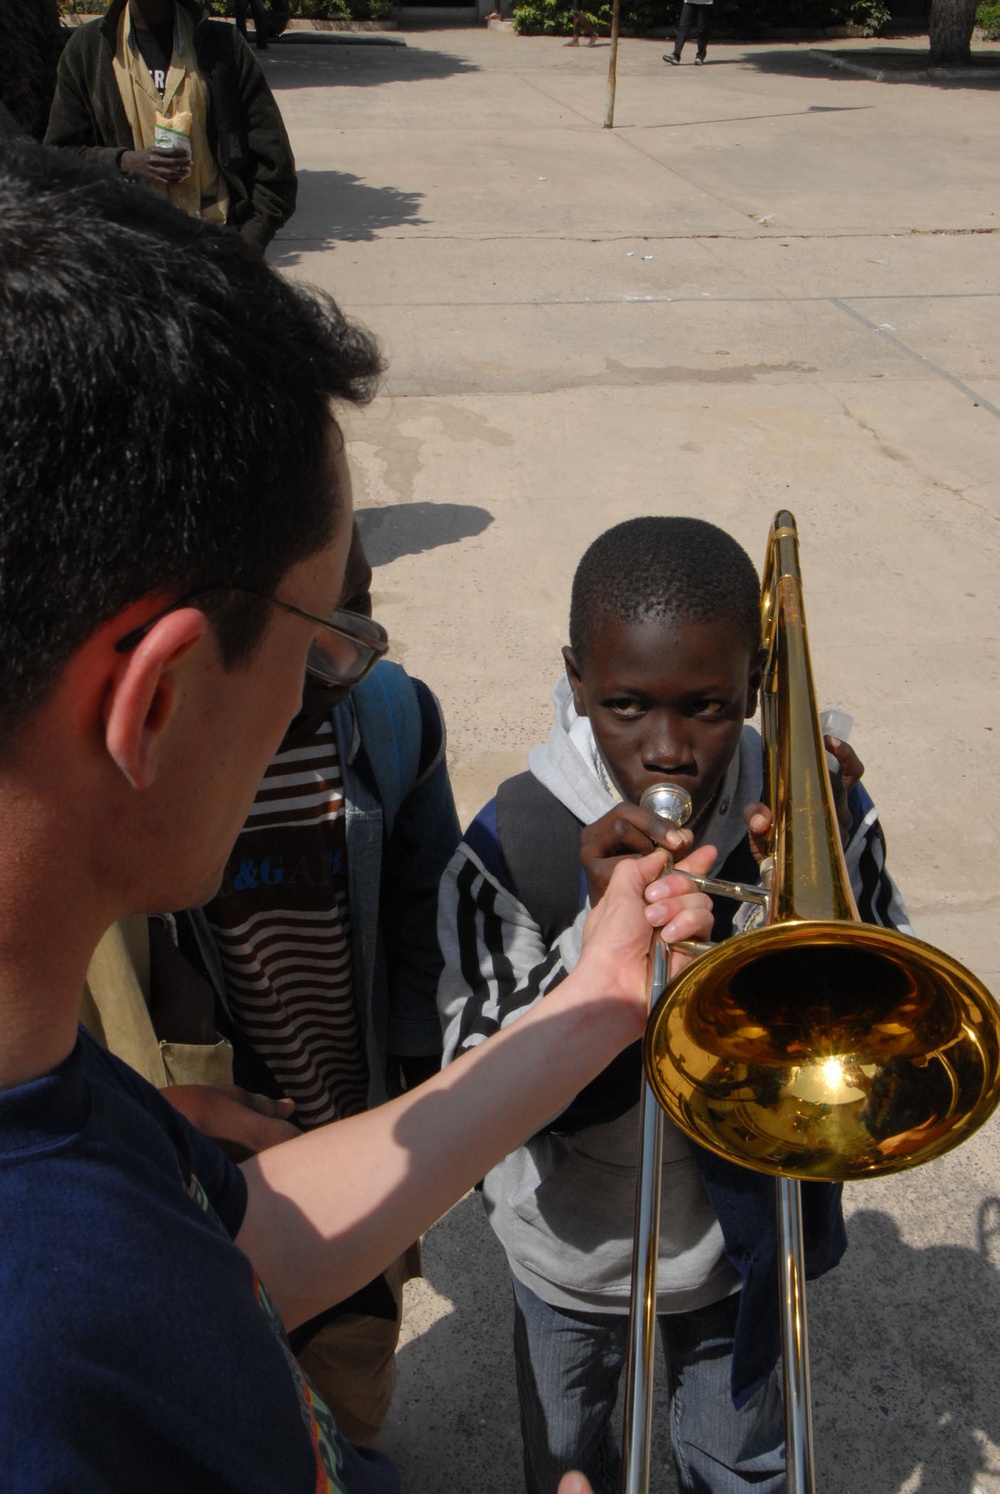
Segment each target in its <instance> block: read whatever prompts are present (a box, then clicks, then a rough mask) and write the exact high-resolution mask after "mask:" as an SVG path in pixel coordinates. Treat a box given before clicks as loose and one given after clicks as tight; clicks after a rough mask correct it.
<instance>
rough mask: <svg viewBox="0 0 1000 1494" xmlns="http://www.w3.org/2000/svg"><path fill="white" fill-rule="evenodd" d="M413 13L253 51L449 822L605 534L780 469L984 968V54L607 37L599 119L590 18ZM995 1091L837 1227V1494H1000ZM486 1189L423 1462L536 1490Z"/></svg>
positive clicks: (734, 508) (819, 589)
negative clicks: (365, 400) (435, 705)
mask: <svg viewBox="0 0 1000 1494" xmlns="http://www.w3.org/2000/svg"><path fill="white" fill-rule="evenodd" d="M406 41H407V45H406V47H405V48H404V47H366V46H363V45H345V44H343V43H341V44H338V45H337V46H336V47H330V48H321V47H310V46H305V45H302V44H300V43H297V42H296V41H295V39H294V37H290V38H287V39H283V40H282V41H281V42H280V43H279V44H277V45H276V46H275V47H273V48H272V49H271V51H269V52H268V53H267V54H266V61H265V66H266V68H267V72H268V76H269V78H270V80H271V82H272V85H273V86H274V88H275V90H276V92H277V95H278V99H279V102H280V104H281V108H282V111H283V113H284V115H285V118H286V121H287V123H288V126H289V129H290V132H291V136H292V140H293V144H294V146H295V151H296V156H297V159H298V162H299V165H300V167H301V171H302V176H301V199H300V200H301V206H300V209H299V211H298V213H297V214H296V216H295V218H294V219H293V220H292V222H291V223H290V224H289V225H288V228H287V229H286V231H285V232H284V233H283V234H282V235H281V236H280V237H279V238H278V239H277V240H276V242H275V244H274V246H273V248H272V251H271V258H272V259H273V260H274V261H275V263H277V264H279V265H281V266H282V268H283V269H285V270H286V272H287V273H288V274H290V275H292V276H294V277H296V278H301V279H303V280H306V281H309V282H311V283H313V284H316V285H319V286H322V287H325V288H326V289H329V290H330V291H332V292H333V293H334V294H335V295H336V296H337V298H338V300H340V301H341V303H342V304H343V305H344V306H345V307H346V308H347V309H348V310H350V311H352V312H354V313H356V314H357V315H358V316H359V317H360V318H361V319H362V320H364V321H365V322H366V323H367V324H368V325H369V326H371V327H373V328H374V329H375V330H376V331H377V332H378V333H379V335H380V337H381V338H382V340H383V343H384V346H385V349H386V352H387V353H388V355H389V358H390V369H389V374H388V378H387V381H386V393H385V394H384V395H383V396H382V397H381V398H380V399H379V400H378V401H377V402H376V403H375V405H373V406H372V407H371V409H370V410H368V411H367V412H365V413H363V414H361V415H359V416H358V417H356V418H352V420H351V422H350V428H351V437H352V445H351V451H352V457H353V461H354V470H355V481H356V502H357V505H358V509H359V513H360V516H361V521H362V523H363V526H364V530H365V534H366V537H367V541H368V545H369V549H370V554H371V558H372V560H373V562H374V563H375V564H376V567H377V570H376V583H375V604H376V612H377V615H378V616H379V617H380V618H381V619H382V620H383V621H384V622H385V623H386V624H387V626H388V627H389V629H390V632H391V634H392V637H393V646H394V653H395V656H396V657H397V658H399V659H400V660H401V661H402V662H403V663H405V664H406V666H407V667H408V668H409V669H411V670H412V671H413V672H414V673H417V674H419V675H420V676H421V677H423V678H425V679H426V680H427V681H428V682H429V683H430V684H431V685H432V686H433V688H434V689H435V690H436V691H437V692H438V694H439V695H440V696H441V699H442V701H443V704H444V707H445V711H446V715H447V718H448V725H449V738H450V757H451V763H452V773H453V779H454V783H455V788H456V793H457V796H458V799H459V802H460V812H461V814H462V816H463V819H465V818H468V817H469V816H470V815H471V814H472V813H473V812H474V811H475V809H476V808H477V807H478V806H479V804H480V803H481V802H482V801H483V800H485V799H486V798H488V797H489V795H490V794H491V793H492V791H493V789H494V788H495V786H496V783H497V782H498V781H499V780H500V778H502V777H503V776H505V775H507V774H508V773H510V772H513V771H517V770H519V769H520V768H521V767H522V766H523V764H524V757H525V753H526V752H527V749H528V748H529V747H530V746H531V745H532V744H533V743H534V742H536V741H538V740H540V739H541V738H542V737H543V736H544V734H545V733H546V731H547V729H548V721H549V706H548V690H549V686H550V683H551V680H552V678H553V677H554V674H555V672H556V670H557V668H558V665H559V648H560V645H561V644H562V643H563V642H564V641H565V631H566V622H565V618H566V611H567V605H568V592H569V582H570V578H571V576H572V572H573V568H574V566H575V563H576V560H577V559H578V558H579V556H580V554H581V553H582V551H583V549H584V548H585V546H586V545H587V544H588V543H589V541H590V540H591V539H592V538H593V537H594V536H595V535H596V534H598V533H599V532H600V531H601V530H602V529H604V528H605V527H607V526H608V525H609V524H611V523H613V522H616V521H617V520H619V519H621V518H625V517H629V516H631V515H634V514H641V513H651V512H657V511H667V512H677V513H697V514H700V515H702V516H704V517H706V518H708V519H711V520H713V521H715V522H717V523H719V524H721V525H723V526H724V527H726V528H729V529H731V530H732V531H733V532H734V533H735V534H736V535H737V536H738V537H739V538H740V539H741V541H742V542H743V543H744V544H745V545H746V546H747V548H748V549H749V551H750V553H751V554H752V555H753V556H754V557H755V558H756V559H757V560H758V561H760V560H762V559H763V549H764V543H765V539H766V535H767V528H768V524H769V521H770V519H771V517H772V514H773V512H774V510H775V509H776V508H777V507H778V506H779V505H787V506H789V507H790V508H791V509H792V510H793V511H794V512H795V514H796V515H797V518H798V521H799V528H800V534H801V539H802V559H803V567H804V574H805V586H806V606H807V613H808V619H809V630H810V641H811V646H812V651H813V662H814V667H815V671H816V676H817V679H818V681H819V689H820V693H821V700H820V705H821V706H823V705H828V704H829V705H833V704H836V703H838V702H839V703H842V704H843V706H844V708H845V709H846V710H848V711H849V712H851V713H852V714H853V715H854V717H855V722H856V725H855V731H854V734H853V740H854V741H855V743H856V745H857V748H858V751H859V753H860V755H861V756H862V758H863V759H864V761H865V763H866V765H867V774H866V782H867V783H868V784H869V785H870V788H871V790H872V792H873V794H874V796H875V798H876V801H877V803H878V804H879V807H880V810H881V812H882V818H883V823H884V825H885V827H886V831H887V835H888V839H889V847H890V858H891V860H890V864H891V866H892V869H893V871H894V873H895V874H896V877H897V879H898V880H899V882H900V883H901V884H902V886H903V887H904V889H905V891H906V893H907V895H908V900H909V904H910V908H911V912H912V915H913V920H914V923H915V925H916V927H917V930H918V932H919V933H920V934H922V935H923V936H924V937H925V938H927V939H929V940H930V941H931V942H933V943H936V944H938V945H941V946H942V947H944V948H945V949H947V950H949V951H950V952H952V953H954V954H956V955H957V956H958V957H959V958H961V959H963V960H965V961H966V962H967V963H968V964H969V965H970V966H971V967H972V968H973V969H974V970H975V971H976V972H977V973H978V974H979V975H980V976H981V977H982V978H983V979H984V980H985V981H986V982H987V984H988V985H990V986H991V987H992V988H993V989H995V990H1000V941H998V937H997V909H998V902H1000V899H998V888H1000V849H998V847H1000V835H998V829H1000V825H998V821H1000V814H998V792H997V782H998V761H997V758H998V743H1000V690H998V682H997V638H998V631H1000V618H998V606H997V577H998V566H997V562H998V553H1000V533H998V519H1000V495H998V485H997V456H998V449H1000V442H998V438H1000V362H998V352H997V349H998V346H1000V336H998V334H1000V294H998V286H997V258H998V247H1000V216H998V214H1000V203H998V196H997V187H996V183H997V171H996V139H997V126H998V123H1000V108H998V97H997V90H996V84H995V83H993V82H991V81H990V80H988V79H986V80H980V81H978V82H975V83H971V84H969V85H964V84H961V83H956V82H953V81H945V82H940V83H920V84H917V83H905V82H895V83H892V84H885V83H878V82H875V81H873V80H871V79H869V78H867V77H864V76H859V75H856V74H854V73H852V72H848V71H845V70H843V69H838V68H834V67H832V66H831V65H830V64H829V62H828V61H827V60H826V59H825V58H824V57H822V56H819V57H817V56H816V55H815V49H811V48H810V46H809V45H808V44H801V45H783V46H777V45H773V44H772V45H768V46H760V47H746V46H733V45H728V46H719V47H712V48H711V49H710V53H709V58H710V65H709V66H707V67H705V68H701V69H695V68H693V67H690V66H684V67H681V68H677V69H669V68H667V67H666V66H665V65H664V64H663V62H662V61H661V53H662V52H663V50H664V44H662V43H656V42H648V41H625V42H623V43H622V45H621V48H620V54H619V78H618V96H617V112H616V128H615V130H614V131H613V132H612V131H605V130H603V129H602V128H601V122H602V119H603V114H604V100H605V78H606V68H607V59H608V49H607V47H606V46H602V47H598V48H594V49H587V48H582V49H580V50H566V49H565V48H564V46H563V44H562V42H561V41H560V40H558V39H554V38H545V37H541V38H530V39H529V38H517V37H515V36H513V35H509V34H505V33H498V32H493V31H487V30H485V29H484V30H482V31H475V32H473V31H460V32H436V33H434V32H422V33H419V34H411V35H409V36H407V38H406ZM898 46H899V43H894V44H893V47H894V50H896V49H898ZM689 50H690V49H689ZM821 50H822V49H821ZM828 50H829V51H830V52H831V53H832V52H836V53H837V54H838V55H841V56H844V55H849V54H852V53H853V54H858V56H859V58H861V59H870V58H871V57H872V55H873V54H875V53H877V51H878V44H877V43H869V42H861V43H854V44H852V43H844V42H837V43H831V44H829V48H828ZM998 55H1000V51H998ZM998 1124H1000V1123H998V1122H993V1123H991V1124H990V1125H989V1126H988V1127H987V1128H985V1129H984V1131H982V1132H981V1133H980V1134H979V1135H978V1136H977V1137H976V1138H975V1139H974V1140H973V1141H972V1142H970V1143H969V1144H968V1145H967V1146H966V1147H964V1148H963V1149H962V1150H961V1151H959V1152H957V1153H955V1154H953V1155H952V1156H951V1157H949V1158H946V1159H943V1160H941V1161H940V1162H938V1163H935V1164H932V1165H931V1166H929V1167H926V1168H923V1169H921V1170H919V1171H917V1172H914V1173H911V1174H909V1175H905V1176H903V1177H899V1178H896V1179H892V1180H888V1181H884V1182H881V1183H876V1184H867V1185H864V1186H858V1187H855V1188H852V1189H851V1190H850V1193H849V1200H848V1202H849V1210H850V1212H851V1214H852V1216H853V1220H852V1227H851V1228H852V1249H851V1251H850V1253H849V1258H848V1260H847V1261H846V1262H845V1264H844V1266H843V1267H842V1268H841V1269H840V1270H838V1271H837V1272H836V1273H834V1275H833V1276H832V1277H830V1278H829V1279H828V1280H827V1281H824V1282H822V1283H819V1284H817V1286H816V1287H814V1288H813V1289H811V1292H810V1309H811V1317H812V1322H811V1327H812V1339H813V1389H814V1401H815V1415H816V1426H817V1459H818V1468H819V1477H818V1484H819V1486H820V1487H821V1488H822V1489H823V1490H824V1491H825V1494H916V1491H918V1490H919V1491H921V1494H975V1491H976V1490H979V1491H981V1494H1000V1395H998V1392H997V1382H998V1378H1000V1326H998V1324H1000V1315H998V1312H997V1306H998V1297H1000V1276H998V1274H997V1268H998V1267H1000V1165H998V1163H997V1160H996V1143H997V1138H998V1135H1000V1131H998ZM480 1213H481V1211H480V1210H479V1207H478V1202H477V1201H476V1200H475V1199H469V1200H466V1201H465V1202H464V1203H463V1204H462V1205H460V1206H459V1208H458V1209H457V1210H455V1211H454V1212H453V1213H452V1214H451V1215H450V1216H449V1217H448V1219H446V1220H445V1221H443V1222H442V1223H441V1224H440V1225H438V1226H437V1228H436V1229H435V1230H433V1231H432V1232H431V1234H430V1235H429V1236H428V1239H427V1243H426V1251H425V1255H426V1269H427V1280H426V1281H425V1282H423V1283H419V1284H416V1285H415V1286H413V1287H411V1288H410V1289H409V1290H410V1299H409V1303H408V1309H407V1323H406V1326H405V1330H404V1339H405V1343H404V1347H403V1349H402V1351H401V1354H400V1389H399V1393H398V1396H397V1401H396V1405H395V1407H394V1411H393V1414H392V1420H391V1423H390V1426H389V1428H388V1429H387V1432H386V1435H385V1444H386V1446H387V1447H389V1448H390V1450H391V1451H393V1452H394V1453H395V1454H396V1456H397V1457H398V1459H399V1461H400V1464H401V1466H402V1468H403V1471H404V1488H405V1490H406V1491H407V1494H425V1491H427V1494H429V1491H431V1490H435V1491H438V1490H440V1489H441V1488H447V1489H452V1490H456V1491H459V1494H464V1491H467V1490H468V1491H471V1490H473V1489H477V1490H483V1491H487V1494H516V1491H517V1490H518V1489H519V1488H520V1487H521V1484H520V1480H519V1473H518V1438H517V1430H516V1407H515V1400H514V1396H513V1393H512V1371H511V1366H510V1352H509V1346H508V1338H509V1321H508V1320H509V1306H508V1300H507V1299H508V1292H507V1286H506V1279H505V1267H504V1263H503V1260H502V1257H501V1254H500V1252H499V1249H498V1247H497V1246H496V1244H495V1242H494V1240H493V1239H492V1236H491V1235H490V1232H489V1230H488V1228H487V1227H486V1226H485V1225H484V1223H483V1221H482V1219H481V1217H480ZM659 1422H660V1423H661V1425H660V1428H659V1430H658V1443H657V1462H658V1463H663V1462H665V1461H668V1460H667V1455H666V1452H665V1444H664V1437H663V1430H662V1416H661V1417H660V1418H659ZM651 1488H652V1490H653V1491H654V1494H660V1491H663V1490H668V1489H672V1488H673V1483H672V1474H671V1473H670V1472H669V1471H663V1470H662V1469H658V1470H657V1471H656V1473H655V1475H654V1479H653V1483H652V1485H651Z"/></svg>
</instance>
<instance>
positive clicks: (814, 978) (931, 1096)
mask: <svg viewBox="0 0 1000 1494" xmlns="http://www.w3.org/2000/svg"><path fill="white" fill-rule="evenodd" d="M645 1061H646V1074H647V1077H648V1079H649V1082H650V1085H651V1087H652V1089H653V1092H654V1094H655V1095H656V1098H657V1100H658V1102H659V1103H660V1105H662V1106H663V1108H664V1110H666V1112H667V1114H668V1115H669V1116H670V1118H671V1119H672V1120H673V1121H674V1122H675V1124H676V1125H678V1126H679V1127H680V1129H681V1130H682V1131H684V1132H685V1133H686V1134H687V1135H688V1136H690V1137H692V1138H693V1139H694V1140H695V1141H698V1142H700V1143H701V1144H702V1145H703V1146H705V1147H708V1149H709V1150H710V1151H713V1152H716V1153H718V1154H719V1155H720V1156H723V1157H727V1158H728V1159H729V1160H731V1161H734V1162H739V1163H741V1164H742V1165H743V1166H746V1167H750V1168H754V1169H755V1170H757V1171H759V1172H768V1173H776V1174H781V1175H783V1176H787V1177H797V1178H823V1179H828V1180H837V1181H846V1180H849V1179H856V1178H867V1177H876V1176H878V1175H879V1174H881V1173H890V1172H899V1171H902V1170H903V1169H904V1168H908V1167H916V1166H919V1165H920V1164H921V1163H923V1162H929V1161H930V1160H931V1159H932V1158H934V1157H939V1156H941V1155H942V1153H944V1152H946V1151H949V1150H950V1149H951V1148H952V1147H955V1146H958V1145H959V1143H960V1142H962V1141H964V1140H965V1139H966V1137H967V1136H969V1135H970V1134H971V1133H972V1132H973V1131H974V1130H976V1129H977V1127H978V1126H980V1125H982V1123H983V1121H985V1120H986V1118H987V1117H988V1116H989V1114H990V1112H991V1111H992V1109H993V1108H994V1106H995V1105H996V1103H997V1098H998V1096H1000V1043H998V1028H997V1018H996V1006H995V1003H994V1001H993V998H992V996H991V995H990V993H989V992H988V991H987V989H986V987H985V986H983V985H982V984H981V982H980V981H978V980H977V979H976V977H975V976H973V975H971V974H970V973H969V971H967V970H966V969H964V967H963V966H962V965H960V964H959V963H958V961H956V960H953V959H952V958H951V957H950V956H948V955H946V954H944V953H942V951H941V950H938V949H934V948H932V947H931V946H930V945H928V944H924V943H923V942H922V941H921V940H918V939H914V938H913V937H912V936H908V935H903V934H899V933H897V932H896V931H895V930H894V929H886V928H876V927H874V926H873V925H869V924H861V923H853V922H848V923H844V922H842V921H840V920H802V921H796V922H792V923H783V924H780V925H771V926H769V927H767V928H762V929H758V930H756V931H755V932H753V933H749V934H744V935H742V936H740V937H738V938H736V939H732V940H730V941H728V942H727V943H726V944H722V945H719V946H718V947H717V948H715V949H713V950H712V952H711V953H710V954H707V955H702V956H699V957H698V958H697V959H696V960H695V961H694V962H693V963H692V964H691V965H690V966H689V967H688V969H687V970H686V971H684V972H683V973H682V974H681V975H680V977H679V978H678V979H677V980H675V981H674V983H673V985H672V986H671V987H670V990H669V993H668V995H667V997H666V998H665V999H664V1000H663V1001H661V1002H660V1004H659V1006H658V1008H657V1009H656V1011H654V1013H653V1015H652V1017H651V1018H650V1021H649V1024H648V1026H647V1030H646V1038H645Z"/></svg>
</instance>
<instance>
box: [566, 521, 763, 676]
mask: <svg viewBox="0 0 1000 1494" xmlns="http://www.w3.org/2000/svg"><path fill="white" fill-rule="evenodd" d="M606 617H614V618H617V619H618V620H619V621H621V622H641V621H645V620H646V619H647V618H654V619H666V618H679V619H684V620H685V621H688V622H731V623H732V625H733V627H734V628H736V629H737V630H738V631H739V632H740V633H741V634H742V635H743V637H744V638H745V639H746V644H747V648H748V650H749V652H750V655H751V658H752V657H754V656H755V655H756V653H757V651H758V649H759V648H760V580H759V578H758V576H757V572H756V570H755V569H754V564H753V561H752V560H751V559H750V557H749V555H748V554H747V552H746V551H745V550H744V549H743V546H742V545H740V544H737V542H736V540H734V539H733V537H732V535H729V534H727V533H726V532H725V530H724V529H719V528H717V527H716V526H715V525H714V524H708V523H706V522H705V520H704V519H688V518H676V517H670V516H651V517H648V518H641V519H626V520H625V522H624V523H623V524H616V525H615V526H614V528H613V529H608V530H606V531H605V533H604V534H602V535H599V536H598V538H597V539H596V540H594V542H593V544H592V545H591V546H590V548H589V549H588V550H587V551H586V552H585V554H584V556H583V559H582V560H581V561H580V564H579V565H578V566H577V568H576V575H575V576H574V577H573V592H572V599H571V602H570V614H569V641H570V647H571V648H572V650H573V652H574V654H575V655H576V659H577V663H580V661H581V660H582V659H583V658H584V656H585V655H586V652H587V649H588V647H589V646H590V643H591V641H592V639H593V637H594V632H595V629H596V628H597V627H598V626H599V625H600V621H601V619H602V618H606Z"/></svg>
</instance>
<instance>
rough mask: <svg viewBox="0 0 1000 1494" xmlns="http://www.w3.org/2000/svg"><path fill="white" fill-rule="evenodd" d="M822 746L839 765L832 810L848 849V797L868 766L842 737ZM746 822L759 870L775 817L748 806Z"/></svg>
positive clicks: (833, 775) (833, 779)
mask: <svg viewBox="0 0 1000 1494" xmlns="http://www.w3.org/2000/svg"><path fill="white" fill-rule="evenodd" d="M823 745H824V747H825V748H826V750H827V752H830V753H832V754H833V756H834V757H835V758H836V759H837V762H838V764H839V767H838V769H837V771H836V772H834V771H833V769H832V768H831V770H830V786H831V788H832V789H833V806H834V809H835V810H836V813H837V824H838V825H839V826H840V838H841V840H842V841H843V843H844V845H845V846H846V844H847V837H848V835H849V834H850V831H851V810H850V806H849V804H848V802H847V796H848V794H849V793H850V792H851V789H852V788H853V787H854V785H855V784H856V783H860V782H861V777H862V774H863V773H864V771H865V765H864V763H863V762H862V761H861V759H860V758H859V757H858V754H857V753H856V752H855V750H854V748H853V747H852V746H851V745H850V743H849V742H842V741H841V740H840V738H839V737H824V738H823ZM743 818H744V819H745V820H746V822H747V831H748V838H749V841H750V849H751V851H752V852H753V855H754V859H755V861H756V862H757V864H758V866H759V865H760V863H761V861H762V860H763V859H764V857H765V856H766V855H768V839H769V837H770V834H771V823H772V820H773V818H774V816H773V815H772V814H771V811H770V810H769V809H768V807H767V805H766V804H748V805H746V807H745V808H744V810H743Z"/></svg>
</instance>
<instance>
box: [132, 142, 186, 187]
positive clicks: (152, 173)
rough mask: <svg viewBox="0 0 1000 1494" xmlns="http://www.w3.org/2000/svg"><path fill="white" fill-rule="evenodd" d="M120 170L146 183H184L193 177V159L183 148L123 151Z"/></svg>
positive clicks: (150, 148) (150, 147)
mask: <svg viewBox="0 0 1000 1494" xmlns="http://www.w3.org/2000/svg"><path fill="white" fill-rule="evenodd" d="M118 169H119V171H121V172H122V173H123V175H125V176H137V177H139V178H140V180H142V181H144V182H163V183H165V184H166V183H169V182H182V181H183V180H184V178H185V177H188V176H190V175H191V157H190V155H189V154H188V152H187V151H186V150H184V149H183V147H182V146H179V145H172V146H171V147H170V148H169V150H167V149H165V148H164V147H162V146H159V145H151V146H149V147H148V148H147V149H146V150H126V151H122V153H121V155H120V156H119V157H118Z"/></svg>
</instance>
